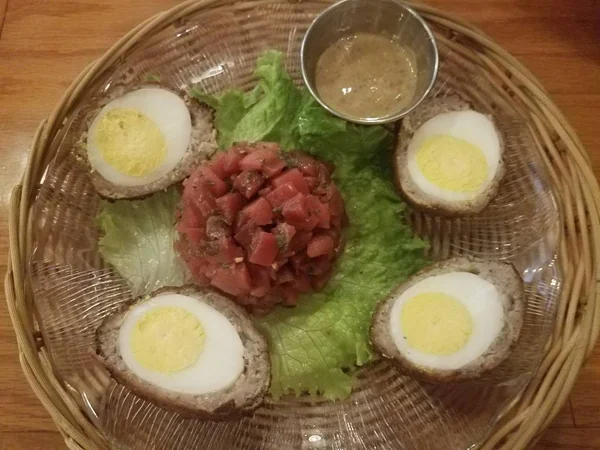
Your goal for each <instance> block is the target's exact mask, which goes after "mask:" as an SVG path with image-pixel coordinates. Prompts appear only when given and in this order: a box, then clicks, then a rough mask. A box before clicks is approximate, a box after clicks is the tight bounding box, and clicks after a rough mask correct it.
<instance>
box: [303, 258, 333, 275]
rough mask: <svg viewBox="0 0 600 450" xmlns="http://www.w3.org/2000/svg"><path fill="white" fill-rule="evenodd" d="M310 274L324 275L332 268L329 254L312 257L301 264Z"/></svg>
mask: <svg viewBox="0 0 600 450" xmlns="http://www.w3.org/2000/svg"><path fill="white" fill-rule="evenodd" d="M300 269H302V270H303V271H304V272H306V273H307V274H308V275H323V274H324V273H326V272H327V271H328V270H329V269H331V261H330V260H329V258H328V257H327V256H319V257H317V258H311V259H309V260H308V261H306V262H305V263H304V264H302V265H301V266H300Z"/></svg>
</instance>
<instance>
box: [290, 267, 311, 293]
mask: <svg viewBox="0 0 600 450" xmlns="http://www.w3.org/2000/svg"><path fill="white" fill-rule="evenodd" d="M292 287H293V288H294V289H295V290H296V291H298V292H300V293H301V294H304V293H306V292H309V291H310V288H311V285H310V278H309V277H308V275H306V274H305V273H304V272H299V273H297V274H296V276H295V277H294V280H293V281H292Z"/></svg>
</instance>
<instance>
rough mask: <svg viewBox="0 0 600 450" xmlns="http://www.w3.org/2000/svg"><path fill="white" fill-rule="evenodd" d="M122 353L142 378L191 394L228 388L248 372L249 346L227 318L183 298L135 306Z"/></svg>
mask: <svg viewBox="0 0 600 450" xmlns="http://www.w3.org/2000/svg"><path fill="white" fill-rule="evenodd" d="M119 351H120V354H121V356H122V358H123V361H124V362H125V364H126V365H127V367H128V368H129V369H130V370H131V371H132V372H133V373H135V374H136V375H138V376H139V377H140V378H142V379H144V380H146V381H148V382H150V383H152V384H154V385H156V386H159V387H161V388H163V389H167V390H171V391H174V392H179V393H185V394H206V393H210V392H216V391H221V390H223V389H227V388H229V387H231V386H232V385H233V384H234V383H235V382H236V380H237V379H238V378H239V376H240V375H241V374H242V372H243V370H244V358H243V355H244V346H243V344H242V341H241V339H240V336H239V334H238V332H237V331H236V329H235V327H234V326H233V325H232V324H231V322H230V321H229V320H228V319H227V317H225V316H224V315H223V314H221V313H220V312H219V311H217V310H216V309H215V308H213V307H212V306H210V305H209V304H207V303H205V302H203V301H201V300H199V299H196V298H193V297H188V296H185V295H180V294H165V295H160V296H157V297H154V298H151V299H149V300H147V301H145V302H143V303H139V304H137V305H136V306H134V307H133V308H132V309H131V310H130V311H129V312H128V313H127V315H126V316H125V318H124V320H123V323H122V325H121V329H120V332H119Z"/></svg>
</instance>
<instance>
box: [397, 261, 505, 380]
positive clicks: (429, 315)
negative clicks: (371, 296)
mask: <svg viewBox="0 0 600 450" xmlns="http://www.w3.org/2000/svg"><path fill="white" fill-rule="evenodd" d="M389 326H390V330H391V334H392V338H393V340H394V343H395V344H396V347H397V348H398V351H399V352H400V353H401V354H402V355H403V356H404V358H405V359H406V360H408V361H410V362H411V363H413V364H415V365H417V366H421V367H426V368H429V369H437V370H454V369H459V368H461V367H463V366H465V365H467V364H468V363H470V362H471V361H473V360H475V359H477V358H478V357H480V356H481V355H483V354H484V353H485V352H486V350H487V349H488V347H489V346H490V345H491V344H492V343H493V342H494V341H495V340H496V338H497V337H498V335H499V334H500V332H501V331H502V328H503V326H504V309H503V307H502V300H501V296H500V293H499V292H498V290H497V289H496V287H495V286H494V285H493V284H492V283H490V282H489V281H487V280H485V279H483V278H481V277H479V276H477V275H474V274H472V273H469V272H449V273H445V274H442V275H434V276H430V277H428V278H425V279H423V280H421V281H419V282H418V283H416V284H414V285H413V286H411V287H410V288H408V289H407V290H406V291H404V292H403V293H402V294H401V295H400V296H399V297H398V298H397V299H396V300H395V301H394V304H393V306H392V311H391V315H390V323H389Z"/></svg>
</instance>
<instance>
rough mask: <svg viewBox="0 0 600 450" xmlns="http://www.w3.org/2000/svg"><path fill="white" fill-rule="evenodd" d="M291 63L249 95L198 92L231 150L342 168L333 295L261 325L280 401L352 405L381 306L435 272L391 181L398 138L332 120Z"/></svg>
mask: <svg viewBox="0 0 600 450" xmlns="http://www.w3.org/2000/svg"><path fill="white" fill-rule="evenodd" d="M281 59H282V56H281V54H280V53H278V52H275V51H270V52H267V53H266V54H265V55H264V56H262V57H260V58H259V59H258V61H257V67H256V71H255V76H256V77H257V78H258V80H259V81H258V84H257V86H256V88H255V89H254V90H253V91H251V92H249V93H243V92H241V91H236V90H231V91H227V92H225V93H224V94H222V95H221V96H219V97H212V96H208V95H205V94H203V93H201V92H199V91H198V90H197V89H192V91H191V93H192V95H193V96H195V97H196V98H197V99H198V100H200V101H203V102H205V103H207V104H209V105H211V106H212V107H214V108H215V120H216V122H215V124H216V127H217V131H218V134H219V145H220V147H221V148H227V147H229V146H231V145H232V144H233V143H235V142H237V141H249V142H253V141H259V140H265V141H274V142H279V143H280V144H281V146H282V147H283V148H284V149H302V150H304V151H306V152H308V153H311V154H312V155H314V156H317V157H319V158H322V159H326V160H329V161H331V162H333V163H334V164H335V166H336V171H335V173H334V180H335V182H336V184H337V186H338V187H339V189H340V191H341V192H342V195H343V197H344V200H345V205H346V210H347V213H348V216H349V219H350V226H349V227H348V229H347V230H346V246H345V250H344V252H343V254H342V255H341V256H340V258H339V260H338V262H337V267H336V270H335V274H334V276H333V277H332V279H331V280H330V282H329V283H328V284H327V286H326V288H325V289H324V291H322V292H320V293H313V294H309V295H307V296H306V298H303V299H301V300H300V301H299V302H298V306H296V307H295V308H293V309H284V308H280V309H277V310H275V311H274V312H272V313H271V314H269V315H267V316H266V317H263V318H259V319H256V323H257V324H258V325H259V326H260V327H261V328H262V329H263V330H264V332H265V333H266V335H267V336H268V339H269V344H270V352H271V363H272V375H273V376H272V384H271V394H272V395H273V396H274V397H279V396H281V395H284V394H288V393H296V394H301V393H305V392H309V393H311V394H317V393H320V394H322V395H324V396H326V397H328V398H331V399H336V398H343V397H346V396H347V395H349V393H350V391H351V387H352V376H351V370H349V369H352V368H354V367H356V366H360V365H362V364H365V363H366V362H368V361H370V360H371V359H372V357H373V355H372V353H371V349H370V346H369V341H368V332H369V323H370V318H371V314H372V312H373V309H374V307H375V305H376V304H377V302H378V301H380V300H381V299H383V298H385V296H386V295H387V294H388V293H389V292H390V290H391V289H392V288H393V287H394V286H395V285H397V284H398V283H400V282H402V281H403V280H404V279H406V277H408V276H409V275H410V274H412V273H413V272H415V271H416V270H418V269H420V268H421V267H423V266H424V265H425V263H426V261H425V259H424V258H423V256H422V255H423V248H424V247H425V243H424V242H423V241H421V240H419V239H417V238H415V237H414V236H413V234H412V232H411V230H410V228H409V227H408V226H407V225H406V222H405V221H404V214H403V213H404V210H405V205H404V204H403V203H402V202H401V200H400V199H399V198H398V196H397V194H396V192H395V190H394V187H393V185H392V182H391V179H392V178H391V170H390V167H389V164H388V161H387V158H388V152H389V147H390V145H391V142H392V136H391V134H390V133H389V132H388V131H387V130H386V129H385V128H384V127H381V126H370V127H366V126H358V125H354V124H349V123H347V122H344V121H343V120H340V119H337V118H335V117H333V116H331V115H330V114H329V113H327V112H326V111H325V110H324V109H323V108H322V107H321V106H320V105H319V104H318V103H317V102H316V101H315V100H314V99H313V97H312V96H311V95H310V94H309V93H308V92H307V91H305V90H302V89H299V88H297V87H296V86H295V85H294V83H293V81H292V79H291V77H290V76H289V75H288V74H287V73H286V71H285V70H284V68H283V64H282V60H281Z"/></svg>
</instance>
